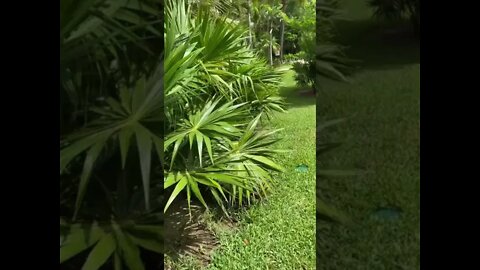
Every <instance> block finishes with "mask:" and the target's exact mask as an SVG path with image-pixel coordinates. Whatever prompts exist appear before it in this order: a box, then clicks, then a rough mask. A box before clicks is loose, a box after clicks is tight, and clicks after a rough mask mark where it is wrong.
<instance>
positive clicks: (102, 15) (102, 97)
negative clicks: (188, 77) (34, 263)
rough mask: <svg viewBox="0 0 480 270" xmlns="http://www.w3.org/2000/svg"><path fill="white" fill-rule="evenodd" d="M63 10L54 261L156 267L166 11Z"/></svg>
mask: <svg viewBox="0 0 480 270" xmlns="http://www.w3.org/2000/svg"><path fill="white" fill-rule="evenodd" d="M60 6H61V11H60V18H61V20H60V25H61V29H60V49H61V60H60V75H61V79H60V108H61V112H60V127H61V132H60V228H61V232H60V263H61V265H62V266H63V268H65V269H80V268H81V269H99V268H100V267H102V266H109V267H112V268H115V269H121V268H122V267H127V268H128V269H145V268H151V267H156V266H157V265H160V264H161V263H162V260H163V259H162V258H163V257H162V256H161V255H153V256H152V255H151V254H152V253H148V251H153V252H154V253H157V254H161V253H162V252H163V239H162V222H163V218H162V215H161V214H162V207H161V206H162V204H163V203H162V201H163V194H162V193H163V186H162V175H161V174H162V170H161V167H162V163H161V158H160V157H161V156H163V150H162V147H163V140H162V138H163V117H162V113H163V91H162V89H163V73H162V72H161V71H162V65H163V64H162V57H161V56H162V53H163V34H162V31H161V25H162V23H163V5H162V4H160V3H158V2H156V1H136V0H128V1H127V0H124V1H109V0H104V1H102V0H87V1H78V0H62V1H61V3H60ZM148 254H150V255H148ZM147 257H148V258H147Z"/></svg>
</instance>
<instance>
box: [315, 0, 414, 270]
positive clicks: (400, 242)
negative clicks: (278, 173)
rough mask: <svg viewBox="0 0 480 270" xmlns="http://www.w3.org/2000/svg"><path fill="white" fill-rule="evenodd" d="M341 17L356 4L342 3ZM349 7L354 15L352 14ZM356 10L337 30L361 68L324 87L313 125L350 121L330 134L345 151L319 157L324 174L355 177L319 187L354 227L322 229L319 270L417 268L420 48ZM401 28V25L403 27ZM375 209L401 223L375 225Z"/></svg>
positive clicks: (390, 221)
mask: <svg viewBox="0 0 480 270" xmlns="http://www.w3.org/2000/svg"><path fill="white" fill-rule="evenodd" d="M344 2H345V3H346V6H345V7H346V8H347V11H348V12H346V14H349V13H350V14H352V13H355V10H359V9H358V5H357V4H355V6H353V4H352V3H353V2H356V1H354V0H350V1H344ZM353 7H355V8H357V9H354V8H353ZM363 8H364V10H359V14H360V15H358V16H354V20H353V21H347V22H339V27H338V29H339V37H338V41H339V42H341V43H342V44H344V45H348V47H349V48H348V50H347V54H348V55H349V56H350V57H352V58H355V59H357V60H360V62H359V63H358V69H357V70H356V71H355V73H354V74H353V75H352V76H351V77H350V78H349V82H348V83H339V82H332V81H325V82H324V83H323V85H322V86H323V90H322V91H321V92H320V93H319V96H318V103H317V106H319V109H318V112H319V114H318V115H317V121H320V122H321V121H324V120H329V119H336V118H342V117H349V118H348V120H347V122H345V123H342V124H340V125H337V126H335V127H334V128H331V129H328V130H327V131H326V134H324V136H325V139H328V140H330V141H342V142H343V145H342V147H340V148H338V149H336V150H334V151H332V152H330V153H328V154H327V155H324V156H322V157H321V160H320V164H321V166H322V167H325V168H329V169H355V170H361V171H362V172H363V173H362V174H360V175H358V176H354V177H344V178H335V179H333V178H331V179H322V180H321V182H320V186H321V190H322V195H323V197H324V199H325V200H326V201H327V202H329V203H330V204H332V205H334V206H335V207H337V208H339V209H341V210H344V211H345V212H346V213H347V214H348V215H350V216H351V217H352V218H353V219H354V220H355V221H356V222H357V225H354V226H352V227H343V226H339V225H332V224H327V223H321V224H320V226H321V230H320V233H321V235H320V239H321V244H320V246H319V248H320V253H321V257H320V258H319V263H320V265H318V266H317V267H318V269H349V270H356V269H368V270H377V269H386V270H390V269H419V268H420V159H419V154H420V150H419V149H420V64H419V63H420V60H419V46H418V42H416V41H415V40H414V39H411V38H410V37H408V35H405V34H402V33H401V32H397V33H393V34H392V32H389V31H388V29H391V28H389V27H385V25H383V26H382V25H381V24H380V23H377V22H375V21H374V20H372V19H370V17H368V16H367V15H368V14H369V13H370V12H368V11H366V10H365V9H366V7H365V6H363ZM401 26H402V25H401ZM377 207H398V208H400V209H401V212H400V216H399V217H398V218H394V219H378V218H375V217H374V215H372V213H373V212H374V210H375V209H376V208H377Z"/></svg>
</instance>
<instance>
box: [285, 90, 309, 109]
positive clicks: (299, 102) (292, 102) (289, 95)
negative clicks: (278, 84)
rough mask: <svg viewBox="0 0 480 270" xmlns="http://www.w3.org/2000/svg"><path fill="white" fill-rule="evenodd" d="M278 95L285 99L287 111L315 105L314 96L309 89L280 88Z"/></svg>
mask: <svg viewBox="0 0 480 270" xmlns="http://www.w3.org/2000/svg"><path fill="white" fill-rule="evenodd" d="M279 95H280V96H281V97H283V98H284V99H285V102H286V103H287V109H288V108H295V107H305V106H312V105H315V104H316V99H315V94H314V93H313V91H312V90H311V89H308V88H305V87H299V86H291V87H282V88H280V91H279Z"/></svg>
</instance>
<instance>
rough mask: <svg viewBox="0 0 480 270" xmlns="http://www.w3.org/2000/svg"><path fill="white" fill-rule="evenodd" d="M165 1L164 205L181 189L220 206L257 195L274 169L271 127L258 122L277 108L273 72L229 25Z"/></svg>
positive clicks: (235, 27) (206, 13) (275, 74)
mask: <svg viewBox="0 0 480 270" xmlns="http://www.w3.org/2000/svg"><path fill="white" fill-rule="evenodd" d="M167 3H168V4H167V12H166V14H167V20H166V25H165V29H166V40H167V42H166V44H165V46H166V52H167V53H166V55H165V104H166V108H167V109H166V125H165V128H166V130H165V138H166V140H165V144H164V151H165V168H164V170H165V184H164V187H165V188H166V189H167V192H168V193H169V199H168V201H167V204H166V206H165V210H166V209H167V208H168V207H169V206H170V204H171V203H172V202H173V200H174V199H175V198H177V197H178V196H179V194H181V192H182V191H183V192H185V193H186V196H187V200H188V202H190V200H191V197H195V198H196V199H198V200H199V201H200V202H201V203H202V204H203V205H204V206H205V207H208V204H207V202H206V198H204V197H205V195H204V194H205V193H207V194H208V196H210V197H211V198H213V199H214V200H215V201H216V202H217V203H218V204H219V205H220V206H222V208H223V207H224V206H225V204H224V202H229V203H230V204H231V205H233V204H236V203H238V204H239V205H241V204H242V203H243V202H244V201H247V202H250V199H251V198H252V197H261V196H264V195H265V194H266V191H267V190H268V189H269V188H270V186H271V171H272V170H273V171H281V170H282V169H281V168H280V166H278V165H277V164H276V163H274V161H272V157H273V155H274V154H275V153H277V152H278V150H275V149H273V148H271V147H270V146H271V145H272V144H274V143H275V142H276V141H277V139H276V137H275V133H277V132H278V130H269V129H268V128H267V126H266V125H265V123H264V121H262V119H263V116H268V115H270V114H271V112H272V111H283V109H282V107H281V106H282V101H281V99H280V98H278V97H276V91H277V90H278V84H279V78H280V73H279V72H278V71H276V70H274V69H272V68H270V67H268V66H267V65H266V63H265V61H263V60H261V59H259V58H258V57H257V56H256V55H255V53H254V52H252V51H251V50H250V49H248V48H246V42H245V36H246V35H245V31H244V29H243V28H242V27H241V26H240V25H238V24H237V23H235V22H232V21H229V20H227V18H226V17H223V16H218V17H212V16H209V13H210V10H209V8H204V7H201V8H200V9H199V10H198V11H197V13H196V14H195V16H192V14H191V11H190V10H189V5H188V4H187V3H184V2H183V1H180V2H172V1H167ZM192 193H193V196H192Z"/></svg>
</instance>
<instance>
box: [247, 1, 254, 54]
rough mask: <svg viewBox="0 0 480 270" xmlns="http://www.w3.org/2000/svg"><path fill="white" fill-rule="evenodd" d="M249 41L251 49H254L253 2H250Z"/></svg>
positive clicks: (248, 3)
mask: <svg viewBox="0 0 480 270" xmlns="http://www.w3.org/2000/svg"><path fill="white" fill-rule="evenodd" d="M247 5H248V40H249V42H250V48H252V49H253V34H252V0H248V2H247Z"/></svg>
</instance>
